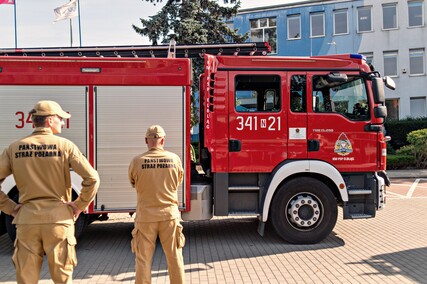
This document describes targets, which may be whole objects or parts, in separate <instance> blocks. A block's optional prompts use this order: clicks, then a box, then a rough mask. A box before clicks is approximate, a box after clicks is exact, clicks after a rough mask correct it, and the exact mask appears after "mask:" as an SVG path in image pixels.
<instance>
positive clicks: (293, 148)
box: [286, 72, 307, 159]
mask: <svg viewBox="0 0 427 284" xmlns="http://www.w3.org/2000/svg"><path fill="white" fill-rule="evenodd" d="M288 83H289V84H287V88H286V91H287V92H286V100H287V102H288V103H287V104H286V106H287V111H288V112H289V115H288V128H289V130H288V133H289V139H288V159H307V75H306V73H301V72H298V73H291V72H289V73H288Z"/></svg>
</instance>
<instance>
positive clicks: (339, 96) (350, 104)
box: [312, 75, 370, 120]
mask: <svg viewBox="0 0 427 284" xmlns="http://www.w3.org/2000/svg"><path fill="white" fill-rule="evenodd" d="M312 96H313V111H314V112H324V113H339V114H342V115H344V116H346V117H347V118H349V119H351V120H368V119H369V118H370V116H369V111H368V110H369V101H368V97H367V92H366V85H365V80H364V79H363V78H362V77H360V76H352V75H348V76H347V78H346V80H345V82H342V81H341V82H336V81H334V82H330V81H329V80H328V75H321V76H313V94H312Z"/></svg>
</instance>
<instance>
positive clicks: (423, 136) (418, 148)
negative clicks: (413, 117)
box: [407, 129, 427, 169]
mask: <svg viewBox="0 0 427 284" xmlns="http://www.w3.org/2000/svg"><path fill="white" fill-rule="evenodd" d="M407 141H408V142H409V143H410V144H411V146H413V150H412V152H413V153H414V155H415V160H416V166H417V168H420V169H425V168H427V129H420V130H415V131H412V132H410V133H409V134H408V137H407Z"/></svg>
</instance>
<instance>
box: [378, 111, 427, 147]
mask: <svg viewBox="0 0 427 284" xmlns="http://www.w3.org/2000/svg"><path fill="white" fill-rule="evenodd" d="M384 126H385V129H386V135H388V136H390V137H391V141H390V142H389V143H390V144H391V146H392V147H393V149H395V150H397V149H399V148H400V147H402V146H404V145H408V144H409V142H408V141H407V140H406V138H407V135H408V134H409V133H410V132H411V131H414V130H419V129H423V128H427V118H426V117H421V118H406V119H402V120H386V122H385V124H384Z"/></svg>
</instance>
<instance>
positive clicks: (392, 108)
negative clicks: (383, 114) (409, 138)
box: [385, 99, 399, 120]
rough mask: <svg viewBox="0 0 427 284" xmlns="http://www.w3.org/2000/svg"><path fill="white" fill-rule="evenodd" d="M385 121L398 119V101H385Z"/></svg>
mask: <svg viewBox="0 0 427 284" xmlns="http://www.w3.org/2000/svg"><path fill="white" fill-rule="evenodd" d="M385 106H386V108H387V119H395V120H398V119H399V99H389V100H385Z"/></svg>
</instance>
